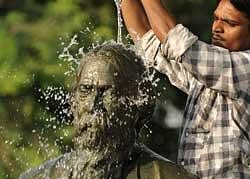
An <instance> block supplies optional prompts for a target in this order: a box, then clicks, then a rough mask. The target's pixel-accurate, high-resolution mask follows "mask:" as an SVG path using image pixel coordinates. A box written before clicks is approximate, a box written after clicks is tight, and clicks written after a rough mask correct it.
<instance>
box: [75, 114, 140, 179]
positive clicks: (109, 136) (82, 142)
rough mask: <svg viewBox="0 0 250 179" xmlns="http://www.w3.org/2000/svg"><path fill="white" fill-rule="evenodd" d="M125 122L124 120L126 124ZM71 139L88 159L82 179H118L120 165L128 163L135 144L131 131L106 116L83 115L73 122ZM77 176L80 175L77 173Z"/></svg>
mask: <svg viewBox="0 0 250 179" xmlns="http://www.w3.org/2000/svg"><path fill="white" fill-rule="evenodd" d="M125 121H127V120H125ZM74 124H75V127H76V129H77V131H76V136H75V139H74V144H75V148H76V150H77V151H78V152H83V153H85V154H87V155H89V156H90V157H89V161H88V162H87V163H88V164H87V166H88V167H85V169H84V170H86V169H87V170H91V171H89V172H84V177H85V178H98V179H99V178H100V179H101V178H105V179H106V178H119V177H118V176H119V175H120V174H121V168H122V164H123V162H125V161H126V160H128V158H129V155H130V151H131V150H132V147H133V144H134V139H135V136H134V134H135V133H134V131H133V128H132V127H131V126H130V125H129V123H128V121H127V122H126V123H123V122H121V120H119V118H117V116H116V117H115V116H111V117H109V116H108V115H107V113H96V114H95V115H90V114H83V115H81V118H77V119H75V121H74ZM76 173H79V172H76Z"/></svg>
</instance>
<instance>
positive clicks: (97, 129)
mask: <svg viewBox="0 0 250 179" xmlns="http://www.w3.org/2000/svg"><path fill="white" fill-rule="evenodd" d="M122 83H125V84H126V79H121V77H120V76H119V72H118V71H116V69H115V68H114V66H113V65H112V64H111V63H108V62H107V61H105V60H101V59H97V58H91V59H87V60H86V63H85V64H84V66H83V69H82V73H81V75H80V79H79V82H78V85H77V90H76V92H75V100H76V103H77V105H76V109H74V110H75V111H76V112H75V115H76V116H75V117H76V119H75V125H76V128H77V137H76V139H77V140H78V141H76V143H78V146H80V147H83V148H89V149H92V150H95V149H97V150H98V149H99V150H103V148H105V147H106V146H112V147H114V150H115V149H117V150H119V149H121V148H125V147H124V146H123V145H128V144H131V142H133V141H132V140H134V125H135V122H136V120H137V116H138V115H137V110H136V107H135V106H134V105H133V104H131V105H129V103H128V102H127V101H126V99H127V97H129V95H128V94H127V93H126V92H125V91H126V89H127V90H129V89H128V87H126V86H127V85H126V86H125V85H124V86H122V85H121V84H122ZM127 148H129V147H128V146H127ZM109 150H111V149H109Z"/></svg>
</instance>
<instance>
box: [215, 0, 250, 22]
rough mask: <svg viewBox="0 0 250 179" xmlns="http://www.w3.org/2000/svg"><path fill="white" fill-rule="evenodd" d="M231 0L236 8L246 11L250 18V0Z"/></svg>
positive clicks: (218, 0)
mask: <svg viewBox="0 0 250 179" xmlns="http://www.w3.org/2000/svg"><path fill="white" fill-rule="evenodd" d="M220 1H221V0H217V4H219V2H220ZM230 2H231V3H232V4H233V6H234V7H235V8H236V9H238V10H239V11H241V12H243V13H245V14H246V15H247V17H248V18H249V19H250V0H230Z"/></svg>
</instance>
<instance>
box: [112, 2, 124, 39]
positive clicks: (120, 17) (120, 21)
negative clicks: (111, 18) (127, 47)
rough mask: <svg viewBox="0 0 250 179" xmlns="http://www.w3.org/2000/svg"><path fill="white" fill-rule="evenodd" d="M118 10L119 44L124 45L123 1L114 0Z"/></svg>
mask: <svg viewBox="0 0 250 179" xmlns="http://www.w3.org/2000/svg"><path fill="white" fill-rule="evenodd" d="M114 1H115V4H116V9H117V31H118V33H117V43H118V44H122V27H123V24H122V16H121V0H114Z"/></svg>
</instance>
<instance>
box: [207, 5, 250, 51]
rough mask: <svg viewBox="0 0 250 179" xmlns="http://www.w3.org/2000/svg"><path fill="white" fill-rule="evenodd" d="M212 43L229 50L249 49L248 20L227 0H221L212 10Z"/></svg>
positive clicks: (249, 31) (249, 32)
mask: <svg viewBox="0 0 250 179" xmlns="http://www.w3.org/2000/svg"><path fill="white" fill-rule="evenodd" d="M212 33H213V36H212V44H214V45H217V46H220V47H224V48H227V49H229V50H230V51H241V50H248V49H250V20H249V19H248V18H247V16H246V14H244V13H242V12H241V11H239V10H237V9H236V8H235V7H234V6H233V5H232V4H231V3H230V1H229V0H221V1H220V3H219V5H218V7H217V8H216V10H215V11H214V22H213V26H212Z"/></svg>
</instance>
